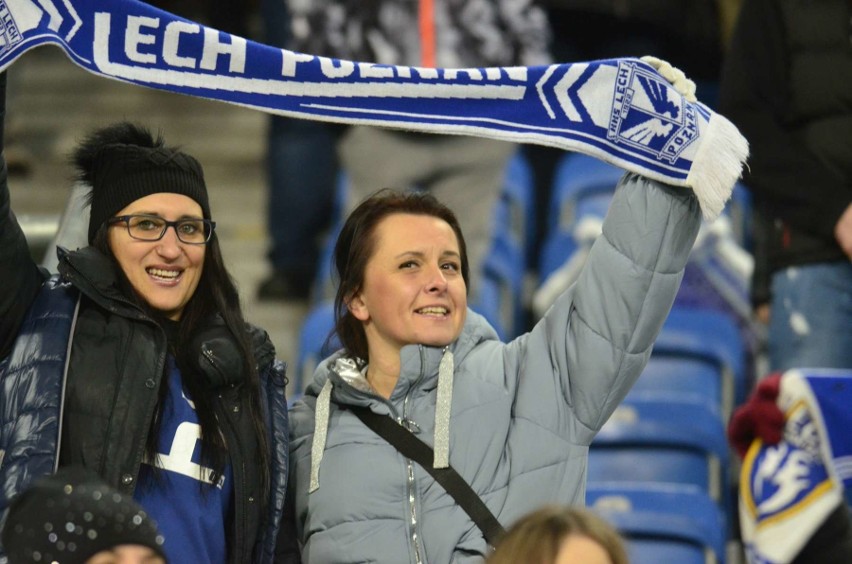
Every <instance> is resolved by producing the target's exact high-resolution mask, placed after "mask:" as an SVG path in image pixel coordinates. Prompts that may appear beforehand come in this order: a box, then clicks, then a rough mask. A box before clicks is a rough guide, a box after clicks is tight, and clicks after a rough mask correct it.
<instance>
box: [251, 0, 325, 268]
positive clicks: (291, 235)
mask: <svg viewBox="0 0 852 564" xmlns="http://www.w3.org/2000/svg"><path fill="white" fill-rule="evenodd" d="M261 14H262V16H263V23H264V27H265V30H264V31H265V34H266V37H265V41H266V43H267V44H268V45H275V46H277V47H287V45H288V44H289V42H290V14H289V13H288V10H287V4H286V2H284V1H283V0H263V1H262V2H261ZM268 132H269V133H268V138H267V161H266V166H267V183H268V190H267V195H268V199H267V208H266V211H267V218H266V225H267V230H268V233H269V238H270V248H269V254H268V258H269V262H270V263H271V265H272V267H273V268H274V269H275V270H278V271H283V272H287V273H290V274H296V275H297V276H298V275H299V274H302V275H304V274H306V273H312V272H315V271H316V265H317V261H318V260H319V258H318V257H319V253H320V245H321V242H322V239H323V236H324V235H325V233H326V231H327V229H328V228H329V223H330V218H331V216H332V209H333V207H332V206H333V203H334V197H335V188H336V182H337V172H338V164H337V153H336V151H335V145H336V143H337V130H336V129H335V126H331V125H328V124H325V123H320V122H313V121H308V120H299V119H291V118H285V117H281V116H270V118H269V130H268Z"/></svg>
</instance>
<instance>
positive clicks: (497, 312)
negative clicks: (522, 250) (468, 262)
mask: <svg viewBox="0 0 852 564" xmlns="http://www.w3.org/2000/svg"><path fill="white" fill-rule="evenodd" d="M510 288H511V287H510V286H509V285H507V284H505V283H504V282H501V280H499V279H498V278H497V277H494V276H491V275H489V274H484V275H482V276H480V278H479V292H478V295H477V297H476V299H474V300H473V301H471V302H469V303H468V306H469V307H470V309H472V310H473V311H475V312H476V313H478V314H480V315H481V316H483V317H484V318H485V319H486V320H487V321H488V323H490V324H491V326H492V327H494V330H495V331H496V332H497V335H498V336H499V337H500V339H501V340H504V341H505V340H506V339H507V334H508V333H507V331H506V328H505V327H506V326H505V325H504V323H509V324H511V322H512V319H513V317H514V311H513V309H512V308H511V305H510V304H511V303H512V298H511V297H508V298H507V297H506V292H507V291H511V289H510Z"/></svg>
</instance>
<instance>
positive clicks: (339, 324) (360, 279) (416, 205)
mask: <svg viewBox="0 0 852 564" xmlns="http://www.w3.org/2000/svg"><path fill="white" fill-rule="evenodd" d="M398 213H404V214H415V215H427V216H432V217H436V218H438V219H441V220H443V221H445V222H447V224H448V225H449V226H450V227H451V228H452V230H453V232H454V233H455V234H456V239H457V240H458V244H459V254H460V255H461V273H462V278H463V279H464V281H465V285H466V286H468V287H470V282H469V278H470V267H469V265H468V260H467V246H466V245H465V242H464V235H463V234H462V230H461V226H460V225H459V222H458V219H457V218H456V215H455V214H454V213H453V211H452V210H451V209H450V208H448V207H447V206H446V205H444V204H442V203H441V202H439V201H438V199H437V198H435V197H434V196H432V195H431V194H429V193H427V192H400V191H397V190H391V189H389V188H385V189H384V190H380V191H378V192H376V193H375V194H373V195H372V196H370V197H368V198H367V199H365V200H364V201H363V202H361V203H360V204H359V205H358V207H356V208H355V209H354V210H353V211H352V213H351V214H349V217H348V218H347V219H346V222H345V223H344V225H343V227H342V228H341V230H340V234H339V235H338V237H337V244H336V245H335V247H334V265H335V268H336V271H337V276H338V285H337V294H336V295H335V298H334V309H335V326H334V332H335V333H336V334H337V336H338V338H339V339H340V343H341V344H342V345H343V348H344V349H346V352H347V353H348V354H349V355H350V356H353V357H355V358H358V359H361V360H364V361H369V358H368V352H367V335H366V333H365V332H364V326H363V324H362V323H361V321H359V320H358V319H356V318H355V316H353V315H352V314H351V313H350V312H349V310H348V308H347V307H346V304H347V302H348V301H349V300H350V299H351V298H352V297H353V296H355V295H356V294H358V292H360V291H361V288H362V287H363V285H364V271H365V270H366V268H367V262H368V261H369V260H370V257H371V256H372V255H373V251H374V250H375V245H376V241H375V232H376V227H377V226H378V224H379V223H380V222H381V221H382V220H383V219H384V218H386V217H387V216H389V215H392V214H398Z"/></svg>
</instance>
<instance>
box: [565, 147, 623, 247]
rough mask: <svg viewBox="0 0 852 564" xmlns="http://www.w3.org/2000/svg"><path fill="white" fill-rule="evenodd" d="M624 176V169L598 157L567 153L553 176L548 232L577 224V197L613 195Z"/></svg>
mask: <svg viewBox="0 0 852 564" xmlns="http://www.w3.org/2000/svg"><path fill="white" fill-rule="evenodd" d="M623 174H624V170H622V169H620V168H618V167H617V166H614V165H611V164H608V163H605V162H603V161H602V160H600V159H597V158H595V157H590V156H589V155H584V154H582V153H566V154H565V156H564V157H562V160H561V161H560V162H559V164H558V165H557V167H556V172H555V173H554V178H553V188H552V196H551V205H550V210H549V214H548V230H549V232H551V233H553V232H555V231H556V230H564V229H565V228H566V227H567V226H570V225H571V224H573V223H574V207H573V203H574V202H575V201H576V200H577V199H578V196H580V195H581V194H584V193H590V192H609V193H612V192H614V191H615V186H616V184H618V181H619V179H621V176H622V175H623Z"/></svg>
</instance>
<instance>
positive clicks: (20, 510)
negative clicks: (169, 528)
mask: <svg viewBox="0 0 852 564" xmlns="http://www.w3.org/2000/svg"><path fill="white" fill-rule="evenodd" d="M2 538H3V546H4V548H5V549H6V552H7V557H8V558H9V564H28V563H30V562H56V563H58V564H137V563H138V564H165V562H167V560H166V555H165V553H164V552H163V536H162V535H161V534H160V533H159V532H158V531H157V525H156V523H154V521H153V520H152V519H151V518H150V517H149V516H148V515H147V514H146V513H145V511H144V510H143V509H142V507H140V506H139V504H137V503H136V502H135V501H133V499H131V498H130V497H129V496H126V495H122V494H120V493H118V492H117V491H116V490H114V489H113V488H111V487H109V486H107V485H106V484H105V483H104V482H103V481H102V480H101V479H100V478H98V476H97V475H96V474H94V473H92V472H90V471H88V470H85V469H83V468H79V467H70V468H65V469H62V470H60V471H59V472H57V473H56V474H54V475H52V476H47V477H44V478H41V479H39V480H37V481H36V482H35V483H33V485H32V486H31V487H30V488H28V489H27V490H26V491H24V492H22V493H21V494H20V495H18V496H17V497H16V498H15V499H14V500H13V501H12V505H11V506H10V507H9V514H8V517H7V519H6V525H5V527H4V528H3V535H2Z"/></svg>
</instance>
